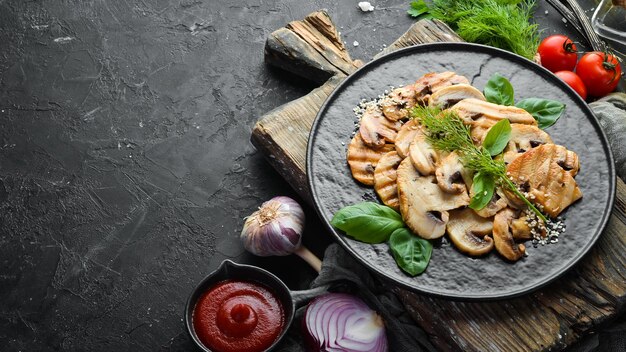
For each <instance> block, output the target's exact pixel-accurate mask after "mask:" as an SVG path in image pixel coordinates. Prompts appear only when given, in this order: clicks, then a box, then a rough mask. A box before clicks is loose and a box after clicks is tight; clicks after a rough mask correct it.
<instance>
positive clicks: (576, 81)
mask: <svg viewBox="0 0 626 352" xmlns="http://www.w3.org/2000/svg"><path fill="white" fill-rule="evenodd" d="M555 75H556V76H557V77H559V78H560V79H561V80H562V81H563V82H565V83H567V85H568V86H570V87H572V88H573V89H574V90H575V91H576V93H578V95H580V97H581V98H583V100H585V99H587V88H585V84H584V83H583V81H582V79H580V77H578V75H577V74H575V73H574V72H572V71H559V72H556V73H555Z"/></svg>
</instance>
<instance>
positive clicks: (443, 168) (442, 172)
mask: <svg viewBox="0 0 626 352" xmlns="http://www.w3.org/2000/svg"><path fill="white" fill-rule="evenodd" d="M463 172H464V167H463V164H461V160H460V159H459V156H458V154H457V153H455V152H452V153H450V154H448V155H447V156H446V157H444V158H441V160H440V161H439V163H438V164H437V169H436V170H435V175H436V177H437V184H438V185H439V187H440V188H441V189H442V190H443V191H445V192H448V193H461V192H466V191H467V189H466V188H465V181H464V179H463Z"/></svg>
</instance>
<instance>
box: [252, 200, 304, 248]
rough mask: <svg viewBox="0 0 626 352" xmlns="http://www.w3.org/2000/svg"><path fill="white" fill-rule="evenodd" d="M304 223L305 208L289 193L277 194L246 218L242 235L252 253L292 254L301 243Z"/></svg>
mask: <svg viewBox="0 0 626 352" xmlns="http://www.w3.org/2000/svg"><path fill="white" fill-rule="evenodd" d="M304 223H305V216H304V211H303V210H302V207H301V206H300V205H299V204H298V202H296V201H295V200H293V199H291V198H289V197H284V196H279V197H274V198H272V199H270V200H268V201H267V202H265V203H263V204H262V205H261V207H260V208H259V210H257V211H255V212H254V213H252V215H250V216H249V217H247V218H246V221H245V223H244V225H243V230H242V231H241V236H240V237H241V240H242V242H243V245H244V247H245V248H246V250H248V251H249V252H250V253H252V254H255V255H258V256H262V257H266V256H273V255H279V256H284V255H289V254H292V253H294V252H295V251H296V250H297V249H298V248H299V247H300V245H301V242H302V232H303V230H304Z"/></svg>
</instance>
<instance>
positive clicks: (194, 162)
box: [0, 0, 565, 351]
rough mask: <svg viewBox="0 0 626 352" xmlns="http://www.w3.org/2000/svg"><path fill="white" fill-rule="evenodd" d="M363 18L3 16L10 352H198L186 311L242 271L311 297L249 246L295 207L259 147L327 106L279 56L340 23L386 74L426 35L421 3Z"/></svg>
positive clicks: (1, 185) (24, 9)
mask: <svg viewBox="0 0 626 352" xmlns="http://www.w3.org/2000/svg"><path fill="white" fill-rule="evenodd" d="M356 3H357V1H321V0H313V1H308V0H307V1H304V0H300V1H295V0H277V1H262V0H239V1H237V0H232V1H226V0H223V1H216V0H210V1H209V0H207V1H194V0H154V1H96V0H67V1H60V0H46V1H24V0H0V43H1V44H0V45H1V46H0V350H1V351H20V350H21V351H53V350H64V351H75V350H80V351H85V350H88V351H157V350H171V351H187V350H191V349H192V344H191V341H190V340H189V338H188V337H187V336H186V333H185V328H184V323H183V321H182V319H183V312H184V304H185V300H186V299H187V296H188V295H189V293H190V292H191V290H192V289H193V287H194V286H195V285H196V284H197V282H198V281H199V280H200V279H201V278H202V277H204V276H205V275H206V274H208V273H209V272H210V271H212V270H214V269H215V268H216V267H217V266H218V265H219V263H220V262H221V261H222V260H223V259H225V258H232V259H234V260H236V261H241V262H247V263H253V264H257V265H260V266H262V267H264V268H267V269H269V270H270V271H272V272H274V273H275V274H277V275H278V276H279V277H280V278H281V279H283V280H285V281H286V282H287V284H288V285H289V286H290V288H292V289H298V288H304V287H306V286H307V285H308V283H309V281H310V280H311V279H312V278H313V277H314V276H315V275H314V273H313V272H312V270H310V269H309V268H308V267H307V266H306V265H305V264H303V263H302V262H300V260H299V259H298V258H295V257H285V258H255V257H252V256H251V255H248V254H246V253H245V252H244V251H243V248H242V247H241V245H240V243H239V240H238V234H239V231H240V228H241V224H242V218H243V217H244V216H246V215H248V214H249V213H251V212H252V211H253V210H254V209H256V207H257V206H259V205H260V203H261V202H262V201H264V200H266V199H269V198H270V197H272V196H274V195H277V194H287V195H293V192H292V191H291V190H289V188H288V186H287V185H286V183H284V182H283V181H282V180H281V179H280V178H279V176H278V174H276V173H275V172H274V171H273V170H272V169H271V168H270V167H269V166H268V165H267V164H266V162H265V161H264V160H263V158H262V156H261V155H259V154H257V153H256V152H255V151H254V148H253V147H252V146H251V145H250V143H249V142H248V141H249V134H250V129H251V127H252V126H253V124H254V123H255V122H256V119H257V118H258V117H259V116H260V115H261V114H263V113H265V112H267V111H269V110H271V109H272V108H274V107H277V106H279V105H281V104H283V103H285V102H288V101H290V100H293V99H294V98H297V97H299V96H301V95H302V94H304V93H306V92H307V91H308V90H310V89H311V88H312V86H311V85H310V83H308V82H302V81H301V80H298V79H294V78H293V77H291V76H288V75H285V74H284V73H282V72H280V71H278V70H271V69H268V68H266V67H265V66H264V65H263V62H262V58H263V45H264V41H265V38H266V37H267V35H268V34H269V33H270V32H271V31H273V30H275V29H276V28H279V27H281V26H283V25H284V24H285V23H287V22H288V21H291V20H294V19H298V18H302V17H304V16H305V15H306V14H308V13H310V12H312V11H315V10H318V9H320V8H327V9H328V11H329V13H330V14H331V16H332V18H333V19H334V20H335V22H336V23H337V25H338V26H340V31H341V32H342V36H343V38H344V40H346V41H347V43H348V47H349V49H350V51H351V53H352V56H353V57H354V58H369V57H372V56H373V55H374V54H375V53H377V52H378V51H379V50H380V49H381V48H382V45H383V44H388V43H390V42H392V41H393V40H395V39H396V38H397V37H398V36H399V35H400V34H401V33H402V32H404V31H405V30H406V29H407V28H408V27H409V25H410V24H411V23H412V20H411V19H410V18H408V17H407V16H405V14H404V13H405V10H406V6H407V5H406V3H407V1H403V0H393V1H391V0H390V1H373V3H374V4H375V5H376V6H377V10H376V11H374V12H373V13H367V14H364V13H362V12H360V11H359V10H358V9H357V8H356ZM537 14H538V16H537V20H538V21H539V22H540V24H542V27H546V23H550V26H551V28H550V29H548V30H547V31H546V32H545V35H547V34H551V33H554V32H562V31H563V30H564V28H565V27H563V25H562V23H561V22H560V19H561V17H560V16H559V15H558V14H556V12H555V11H553V10H551V9H550V12H549V14H544V10H543V9H539V10H538V11H537ZM355 40H356V41H358V42H359V43H360V45H359V46H358V47H353V46H352V43H353V41H355ZM306 211H307V215H309V217H308V220H309V221H308V225H307V233H306V234H305V244H307V245H308V246H310V247H312V249H313V250H314V251H315V252H317V253H318V254H320V253H322V248H323V247H325V245H326V244H327V243H328V242H329V241H330V239H329V236H328V235H327V234H326V233H325V232H324V231H323V230H322V227H321V225H320V224H319V222H318V221H317V220H316V216H315V213H314V212H313V211H312V210H311V209H307V210H306Z"/></svg>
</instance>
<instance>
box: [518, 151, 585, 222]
mask: <svg viewBox="0 0 626 352" xmlns="http://www.w3.org/2000/svg"><path fill="white" fill-rule="evenodd" d="M578 169H579V163H578V156H577V155H576V153H574V152H572V151H569V150H567V149H566V148H565V147H563V146H560V145H556V144H544V145H540V146H538V147H536V148H533V149H531V150H529V151H527V152H525V153H524V154H522V155H520V156H519V157H517V158H516V159H515V160H513V161H512V162H511V163H510V164H509V165H508V166H507V175H508V176H509V177H510V178H511V180H512V181H513V183H515V184H516V185H517V186H518V187H519V188H520V189H521V190H522V191H523V192H526V193H528V195H529V196H528V198H529V199H530V201H532V202H533V203H535V204H539V205H541V206H542V208H543V211H544V212H545V213H546V214H548V215H550V216H551V217H553V218H554V217H556V216H558V215H559V214H560V213H561V212H562V211H563V210H565V208H567V207H568V206H570V205H571V204H572V203H574V202H575V201H577V200H578V199H580V198H581V197H582V192H581V191H580V188H578V185H577V184H576V181H575V180H574V177H573V174H574V175H575V174H576V172H578ZM506 196H507V198H509V200H510V201H511V202H512V203H514V204H516V205H518V206H521V204H520V200H519V199H517V197H516V196H515V195H513V194H511V192H506Z"/></svg>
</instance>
